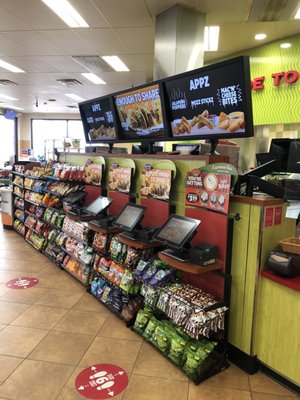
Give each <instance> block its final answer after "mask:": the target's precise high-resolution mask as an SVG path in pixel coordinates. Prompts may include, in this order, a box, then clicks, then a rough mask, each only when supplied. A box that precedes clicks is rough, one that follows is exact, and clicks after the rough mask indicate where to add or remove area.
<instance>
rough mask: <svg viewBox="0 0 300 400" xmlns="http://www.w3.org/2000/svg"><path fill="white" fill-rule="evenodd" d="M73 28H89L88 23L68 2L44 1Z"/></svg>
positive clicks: (43, 0)
mask: <svg viewBox="0 0 300 400" xmlns="http://www.w3.org/2000/svg"><path fill="white" fill-rule="evenodd" d="M42 2H43V3H45V4H46V5H47V6H48V7H49V8H51V10H52V11H54V12H55V14H57V15H58V16H59V18H61V19H62V20H63V21H64V22H65V23H66V24H67V25H69V26H70V27H71V28H88V27H89V25H88V23H87V22H86V21H85V20H84V19H83V18H82V16H81V15H80V14H79V13H78V12H77V11H76V10H75V8H74V7H73V6H71V4H70V3H69V2H68V1H67V0H59V1H57V0H42Z"/></svg>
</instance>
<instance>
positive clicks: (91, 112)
mask: <svg viewBox="0 0 300 400" xmlns="http://www.w3.org/2000/svg"><path fill="white" fill-rule="evenodd" d="M79 111H80V115H81V120H82V124H83V129H84V134H85V138H86V141H87V142H88V143H102V142H109V141H115V140H116V138H117V135H116V129H115V123H114V122H115V121H114V115H113V110H112V103H111V98H110V97H102V98H101V97H100V98H97V99H93V100H89V101H86V102H84V103H80V104H79Z"/></svg>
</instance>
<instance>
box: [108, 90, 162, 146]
mask: <svg viewBox="0 0 300 400" xmlns="http://www.w3.org/2000/svg"><path fill="white" fill-rule="evenodd" d="M115 103H116V107H117V111H118V115H119V118H120V121H121V125H122V128H123V135H124V138H122V139H139V140H140V139H148V138H149V139H152V138H153V139H155V138H159V137H162V136H164V124H163V118H162V108H161V99H160V91H159V85H157V84H156V85H152V86H148V87H145V88H142V89H137V90H132V91H130V92H126V93H123V94H120V95H117V96H116V97H115Z"/></svg>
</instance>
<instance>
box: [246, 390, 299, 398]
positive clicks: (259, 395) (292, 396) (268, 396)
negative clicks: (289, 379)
mask: <svg viewBox="0 0 300 400" xmlns="http://www.w3.org/2000/svg"><path fill="white" fill-rule="evenodd" d="M295 397H296V395H294V394H293V393H292V395H291V396H282V395H280V394H267V393H256V392H252V400H295Z"/></svg>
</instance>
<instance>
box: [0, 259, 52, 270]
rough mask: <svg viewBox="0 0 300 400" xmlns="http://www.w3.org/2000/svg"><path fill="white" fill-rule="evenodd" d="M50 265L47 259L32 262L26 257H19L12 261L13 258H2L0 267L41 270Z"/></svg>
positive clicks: (3, 268)
mask: <svg viewBox="0 0 300 400" xmlns="http://www.w3.org/2000/svg"><path fill="white" fill-rule="evenodd" d="M48 265H49V264H48V262H47V261H46V260H44V262H32V261H28V260H26V259H19V260H18V261H13V262H11V260H6V259H0V269H2V270H10V271H31V272H39V271H42V270H43V269H44V268H45V267H46V266H48Z"/></svg>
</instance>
